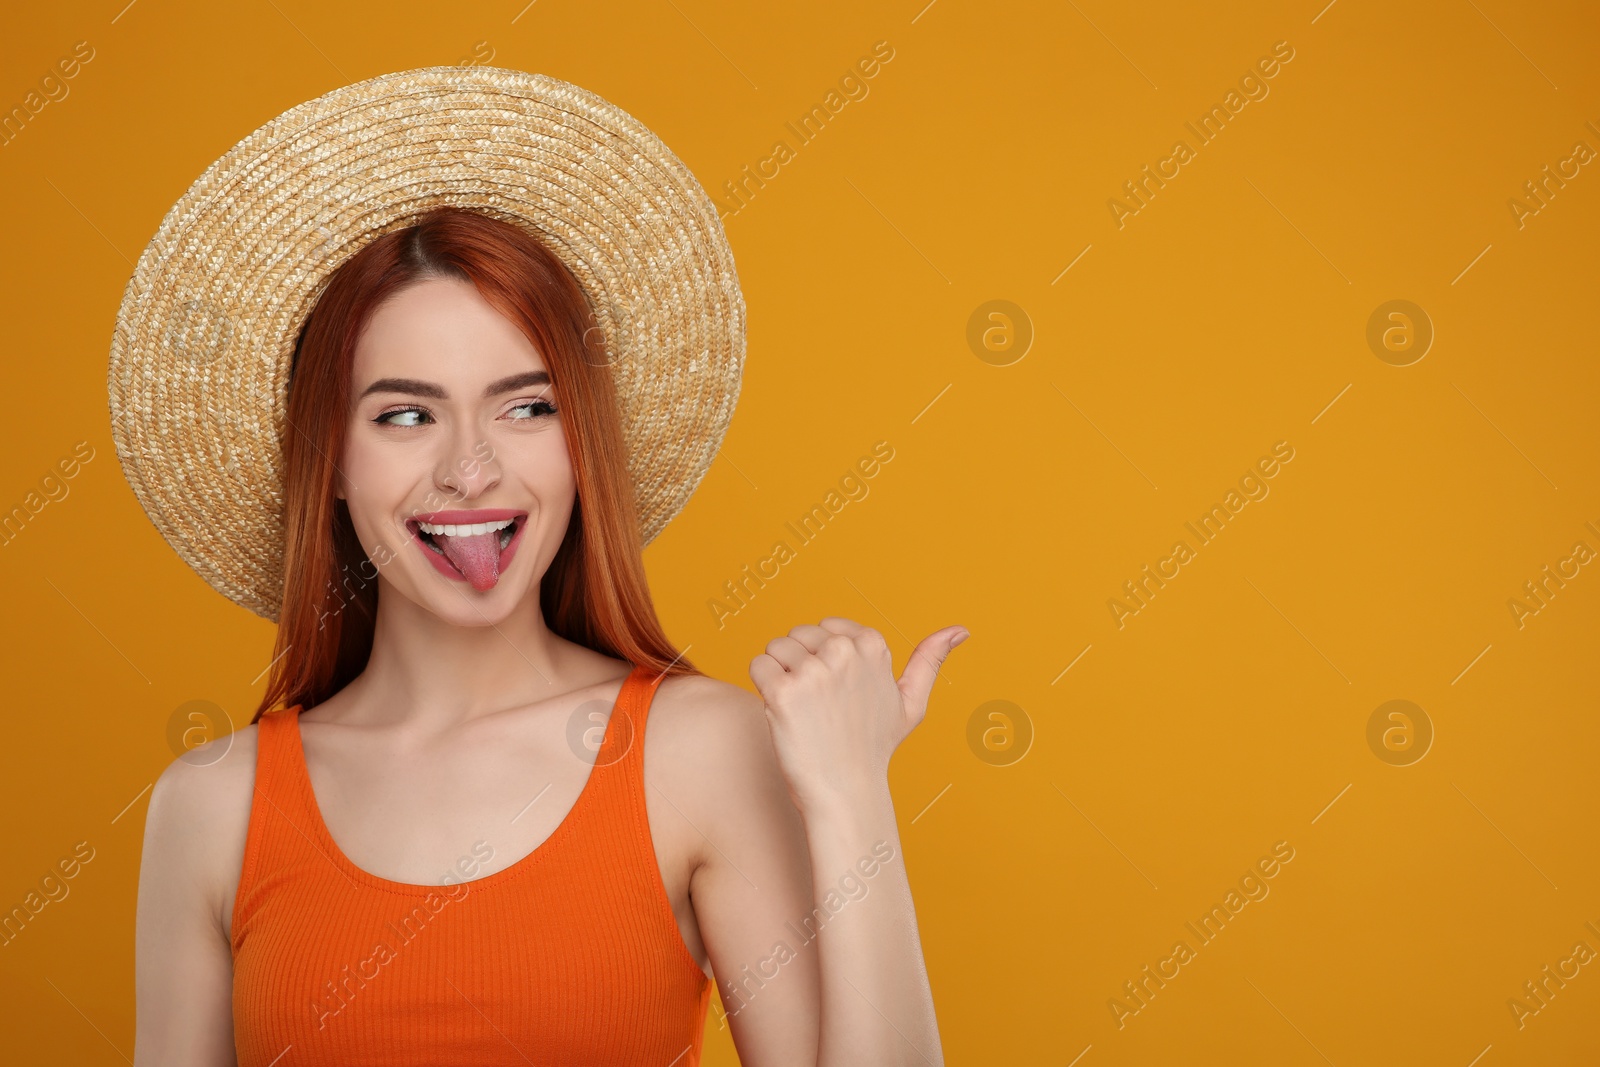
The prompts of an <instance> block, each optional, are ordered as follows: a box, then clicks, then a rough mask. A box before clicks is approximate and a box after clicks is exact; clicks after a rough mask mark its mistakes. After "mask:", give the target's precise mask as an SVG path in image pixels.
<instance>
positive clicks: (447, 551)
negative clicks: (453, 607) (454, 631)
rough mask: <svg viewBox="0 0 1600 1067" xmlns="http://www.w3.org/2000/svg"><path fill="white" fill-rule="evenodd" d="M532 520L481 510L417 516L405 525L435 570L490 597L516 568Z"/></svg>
mask: <svg viewBox="0 0 1600 1067" xmlns="http://www.w3.org/2000/svg"><path fill="white" fill-rule="evenodd" d="M527 518H528V513H527V512H526V511H522V510H518V509H515V508H477V509H473V510H450V511H433V512H426V513H418V514H415V515H413V516H412V517H411V518H409V519H407V520H406V523H405V525H406V528H407V530H409V531H410V533H411V540H412V541H413V542H414V543H415V544H416V545H417V549H418V551H420V552H422V553H423V555H425V556H426V557H427V558H428V562H429V563H430V564H432V565H433V568H434V570H436V571H438V572H439V573H440V574H442V575H444V576H445V577H446V578H450V579H452V580H454V581H458V582H466V583H467V584H469V585H471V586H472V587H473V588H475V589H477V590H478V591H479V592H487V591H489V590H490V589H493V588H494V587H495V585H496V584H497V583H498V582H499V580H500V576H501V575H502V574H504V573H505V572H506V570H507V569H508V568H509V567H510V566H511V561H512V559H513V558H514V557H515V555H516V552H517V548H518V547H519V546H520V545H521V543H522V537H523V531H524V530H525V529H526V528H527Z"/></svg>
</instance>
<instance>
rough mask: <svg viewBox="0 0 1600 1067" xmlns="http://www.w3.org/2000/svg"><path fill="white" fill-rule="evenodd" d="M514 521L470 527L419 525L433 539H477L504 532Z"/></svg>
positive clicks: (502, 520) (484, 523)
mask: <svg viewBox="0 0 1600 1067" xmlns="http://www.w3.org/2000/svg"><path fill="white" fill-rule="evenodd" d="M514 521H516V520H514V519H501V520H500V521H499V522H476V523H473V524H472V525H470V526H452V525H449V524H446V525H443V526H441V525H439V524H438V523H432V522H419V523H417V525H418V526H419V527H420V528H421V529H422V532H423V533H425V534H429V535H430V536H433V537H441V536H443V537H476V536H477V535H478V534H486V533H493V532H494V531H496V530H504V529H505V528H506V527H507V526H510V525H511V524H512V523H513V522H514Z"/></svg>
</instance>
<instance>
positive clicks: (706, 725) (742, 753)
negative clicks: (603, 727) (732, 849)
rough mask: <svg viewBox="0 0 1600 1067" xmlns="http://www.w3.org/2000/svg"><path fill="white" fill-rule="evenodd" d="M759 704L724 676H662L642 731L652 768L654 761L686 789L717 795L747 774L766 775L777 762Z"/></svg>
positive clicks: (735, 787) (738, 785) (731, 788)
mask: <svg viewBox="0 0 1600 1067" xmlns="http://www.w3.org/2000/svg"><path fill="white" fill-rule="evenodd" d="M764 709H765V704H764V703H763V701H762V700H761V698H760V697H759V696H757V695H756V694H754V693H752V692H750V691H749V690H747V689H744V688H742V687H740V686H737V685H734V684H732V683H730V682H724V681H721V680H719V679H716V678H712V677H709V676H706V675H692V674H677V675H670V676H668V677H666V678H663V679H662V680H661V683H660V685H659V686H657V688H656V694H655V697H654V698H653V699H652V700H651V702H650V718H649V727H648V729H647V731H646V736H647V737H648V738H649V752H650V758H651V770H652V773H654V771H655V768H656V767H658V766H659V767H661V768H663V770H665V771H666V773H667V774H669V775H670V776H671V778H672V779H673V780H674V781H676V782H677V783H679V784H680V785H682V786H683V787H684V788H685V789H686V790H687V789H693V790H694V791H695V792H696V793H706V792H707V791H712V792H714V793H715V794H717V795H719V796H720V797H722V798H726V797H727V796H729V795H737V791H738V790H739V789H740V788H741V787H742V786H744V785H748V784H749V782H750V781H751V780H753V779H766V778H770V776H772V775H775V774H777V773H778V763H777V756H776V753H775V752H774V751H773V748H772V734H771V732H770V731H769V729H768V727H767V717H766V712H765V710H764ZM657 753H660V755H661V756H662V759H660V760H659V761H657V760H656V754H657ZM713 799H715V798H713Z"/></svg>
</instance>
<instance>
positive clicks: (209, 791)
mask: <svg viewBox="0 0 1600 1067" xmlns="http://www.w3.org/2000/svg"><path fill="white" fill-rule="evenodd" d="M258 737H259V728H258V727H257V726H256V724H254V723H251V724H249V725H247V726H242V727H240V728H239V729H237V730H234V731H233V732H232V733H231V734H227V735H225V736H223V737H219V738H216V739H215V740H212V741H207V742H206V743H205V744H202V745H198V746H196V747H195V748H192V749H189V750H188V751H186V752H184V753H183V754H182V755H179V756H178V757H177V758H175V759H174V760H173V761H172V762H171V763H169V764H167V767H166V769H165V770H163V771H162V772H161V774H160V776H159V777H157V779H156V781H155V785H154V788H152V789H151V791H150V806H149V809H148V811H147V812H146V814H145V835H144V859H143V862H144V863H145V864H149V863H161V864H171V865H173V866H174V867H175V868H176V870H175V872H174V873H179V874H180V875H181V880H182V882H184V883H185V884H189V885H194V886H198V887H199V888H200V889H201V891H203V892H204V893H205V894H206V898H207V901H208V903H210V904H213V905H215V906H216V907H217V908H218V909H219V910H218V913H217V914H218V916H219V918H221V917H222V916H224V915H225V914H226V913H225V912H224V911H222V910H220V909H221V908H222V905H223V903H224V902H225V900H226V896H225V894H226V891H227V889H228V887H229V885H230V883H231V882H233V881H234V880H236V879H237V877H238V869H239V867H240V865H241V864H242V863H243V861H244V847H245V837H246V834H247V832H248V830H249V825H250V806H251V801H252V799H253V798H254V795H255V777H256V747H257V740H258Z"/></svg>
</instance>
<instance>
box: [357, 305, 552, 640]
mask: <svg viewBox="0 0 1600 1067" xmlns="http://www.w3.org/2000/svg"><path fill="white" fill-rule="evenodd" d="M350 384H351V390H350V395H351V409H350V423H349V426H348V430H347V433H346V437H345V446H344V455H343V457H342V458H341V459H340V461H339V468H340V469H339V471H338V472H337V473H336V478H337V483H338V489H337V492H338V495H339V496H340V497H341V498H343V499H344V500H345V501H346V503H347V504H348V505H349V508H350V518H351V520H352V522H353V523H354V525H355V530H356V535H357V536H358V537H359V538H360V539H361V544H362V547H363V548H365V549H366V551H367V556H368V558H369V559H372V560H374V561H382V565H381V567H380V568H379V573H380V576H381V577H380V582H387V583H388V584H389V585H390V586H392V587H393V590H394V591H396V592H398V593H399V594H400V595H402V596H404V597H406V598H408V599H409V600H411V601H412V602H414V603H416V604H418V605H420V606H421V607H424V608H426V609H427V610H429V611H431V612H432V613H433V614H435V615H437V616H438V617H440V618H442V619H445V620H446V621H449V622H451V623H454V624H456V625H460V626H483V625H487V624H490V623H498V622H500V621H501V620H503V619H505V618H506V617H507V616H509V615H510V614H511V613H512V612H513V611H515V610H516V609H517V608H518V607H519V605H521V604H522V602H523V600H524V599H525V598H527V597H528V596H529V595H530V594H536V593H537V590H538V583H539V579H540V577H541V576H542V575H543V574H544V572H545V570H546V568H547V567H548V566H549V565H550V561H551V559H552V558H554V556H555V553H556V550H557V549H558V548H559V547H560V546H561V541H562V538H563V537H564V536H565V534H566V530H567V520H568V519H569V518H570V517H571V515H572V507H573V501H574V499H575V496H576V485H575V482H574V479H573V472H572V460H571V457H570V456H569V455H568V453H567V442H566V437H565V435H564V434H563V432H562V427H561V418H560V416H559V415H558V414H557V411H558V410H559V407H560V405H559V403H558V400H557V397H556V395H555V389H554V387H553V386H552V385H551V383H550V382H549V376H548V372H547V368H546V366H545V363H544V360H543V359H542V358H541V357H540V355H539V352H538V350H537V349H535V348H534V346H533V344H532V343H531V342H530V341H529V340H528V338H527V337H526V336H524V335H523V333H522V331H521V330H519V329H518V328H517V327H516V326H514V325H512V323H511V322H510V321H509V320H507V319H506V318H505V317H504V316H502V315H501V314H500V313H499V312H497V311H496V310H495V309H494V308H493V307H491V306H490V305H489V304H488V303H487V302H486V301H485V300H484V299H483V297H482V296H480V295H479V294H478V291H477V289H476V288H475V287H474V286H473V285H472V283H470V282H465V281H460V280H457V279H453V278H429V279H427V280H425V281H421V282H418V283H416V284H414V285H412V286H409V287H408V288H406V289H404V290H402V291H401V292H399V293H397V294H395V295H394V296H392V297H390V298H389V299H388V300H386V301H385V302H384V303H383V304H382V305H380V306H379V307H378V308H377V310H376V311H374V312H373V314H372V316H371V318H370V319H369V321H368V323H367V326H366V328H365V330H364V331H363V332H362V334H361V336H360V337H359V338H358V340H357V342H356V348H355V360H354V366H353V368H352V370H351V381H350ZM381 588H382V586H381V584H380V589H381ZM535 603H537V601H535Z"/></svg>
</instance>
